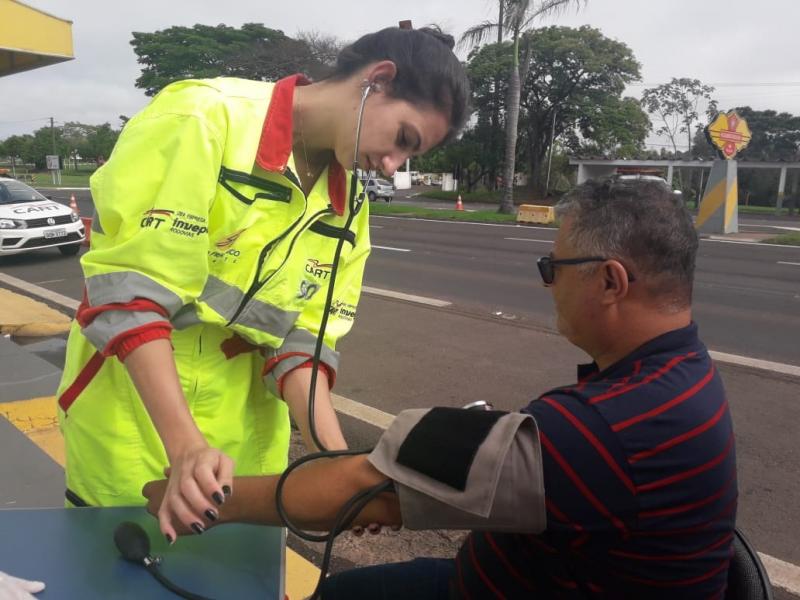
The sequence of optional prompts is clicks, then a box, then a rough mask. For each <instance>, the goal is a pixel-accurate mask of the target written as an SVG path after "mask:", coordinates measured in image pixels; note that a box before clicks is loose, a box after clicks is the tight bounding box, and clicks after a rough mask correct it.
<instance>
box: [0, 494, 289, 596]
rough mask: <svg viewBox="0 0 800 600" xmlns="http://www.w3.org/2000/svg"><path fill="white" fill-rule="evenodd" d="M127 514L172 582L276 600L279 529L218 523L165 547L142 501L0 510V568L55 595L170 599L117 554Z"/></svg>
mask: <svg viewBox="0 0 800 600" xmlns="http://www.w3.org/2000/svg"><path fill="white" fill-rule="evenodd" d="M122 521H133V522H136V523H139V524H140V525H141V526H142V527H144V529H145V531H147V533H148V534H149V536H150V544H151V554H152V555H153V556H161V557H163V559H164V560H163V563H162V565H161V571H162V573H164V575H166V576H167V577H168V578H169V579H171V580H172V582H173V583H175V584H177V585H179V586H181V587H183V588H185V589H186V590H188V591H190V592H193V593H195V594H200V595H203V596H207V597H209V598H212V599H214V600H227V599H233V598H235V599H237V600H239V599H242V600H246V599H248V598H257V599H259V600H284V580H283V574H284V566H285V559H286V554H285V548H286V544H285V533H284V530H283V529H281V528H277V527H257V526H254V525H224V526H220V527H216V528H214V529H210V530H209V531H207V532H206V533H204V534H203V535H200V536H198V535H194V536H184V537H181V538H180V539H179V540H178V541H177V542H176V543H175V545H173V546H168V545H167V542H166V540H165V539H164V538H163V536H162V535H161V533H160V532H159V530H158V523H157V521H156V520H155V519H154V518H153V517H151V516H150V515H148V514H147V513H146V512H145V510H144V509H143V508H70V509H60V508H43V509H8V510H0V571H5V572H7V573H10V574H11V575H16V576H17V577H23V578H25V579H34V580H41V581H44V582H45V583H46V584H47V588H46V589H45V591H44V592H42V593H41V594H39V595H38V597H39V598H42V599H43V600H44V599H46V598H51V599H58V600H62V599H64V600H72V599H75V600H92V599H98V600H101V599H102V600H110V599H117V598H119V599H122V600H125V599H131V600H134V599H135V600H141V599H143V598H147V599H148V600H149V599H154V600H156V599H158V600H161V599H164V600H167V599H174V598H177V596H175V595H174V594H172V593H171V592H169V591H167V590H166V589H164V588H163V587H161V585H159V584H158V583H157V582H156V580H155V579H153V577H152V575H150V574H149V573H148V572H147V571H145V569H144V568H142V567H138V566H136V565H133V564H131V563H129V562H127V561H125V560H123V559H122V557H121V556H120V554H119V552H118V551H117V547H116V546H115V545H114V529H115V528H116V527H117V525H118V524H119V523H121V522H122Z"/></svg>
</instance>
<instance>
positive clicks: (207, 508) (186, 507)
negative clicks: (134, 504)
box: [145, 445, 233, 544]
mask: <svg viewBox="0 0 800 600" xmlns="http://www.w3.org/2000/svg"><path fill="white" fill-rule="evenodd" d="M165 475H166V476H167V477H168V480H167V483H166V487H165V488H164V490H163V496H162V497H161V500H160V504H159V505H158V510H157V513H156V516H157V517H158V522H159V526H160V529H161V533H163V534H164V536H165V537H166V538H167V541H168V542H169V543H170V544H171V543H173V542H174V541H175V539H176V538H177V536H178V535H179V533H185V532H187V531H193V532H194V533H196V534H201V533H203V532H204V531H205V530H206V529H207V528H208V527H210V526H211V525H213V524H214V522H215V521H216V520H217V519H218V518H219V512H218V508H219V507H220V506H222V504H223V503H224V502H225V500H226V498H228V497H229V496H230V495H231V494H232V493H233V460H232V459H231V458H230V457H229V456H227V455H226V454H224V453H223V452H221V451H219V450H217V449H215V448H210V447H208V445H195V446H192V447H189V448H187V449H185V450H183V451H182V452H180V453H178V454H177V455H176V456H175V458H174V460H173V461H172V465H170V467H169V468H168V469H167V470H166V471H165ZM148 485H150V484H148ZM146 490H147V488H145V495H146V496H147V497H148V500H149V503H148V510H150V511H151V512H153V510H152V509H153V508H154V506H152V505H153V504H154V497H155V496H153V495H152V494H150V495H149V494H148V493H147V491H146ZM151 496H152V497H151Z"/></svg>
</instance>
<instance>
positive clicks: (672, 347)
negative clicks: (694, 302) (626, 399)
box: [578, 321, 701, 383]
mask: <svg viewBox="0 0 800 600" xmlns="http://www.w3.org/2000/svg"><path fill="white" fill-rule="evenodd" d="M699 345H701V344H700V340H699V338H698V337H697V323H695V322H694V321H692V322H691V323H689V325H687V326H686V327H681V328H680V329H673V330H672V331H668V332H667V333H663V334H661V335H659V336H658V337H655V338H653V339H652V340H650V341H649V342H645V343H644V344H642V345H641V346H639V347H638V348H637V349H636V350H634V351H633V352H631V353H630V354H628V356H626V357H625V358H622V359H620V360H618V361H617V362H616V363H614V364H613V365H611V366H610V367H608V368H606V369H604V370H603V371H600V369H599V368H598V366H597V363H594V362H592V363H588V364H584V365H578V381H579V382H581V383H583V382H584V381H591V380H593V379H597V378H600V376H601V375H602V376H606V377H607V376H609V375H612V374H613V373H614V372H616V371H619V370H623V371H626V372H627V371H630V368H631V366H632V365H633V363H635V362H636V361H637V360H640V359H643V358H645V357H647V356H652V355H654V354H662V353H664V352H677V351H678V350H680V349H681V348H696V347H697V346H699Z"/></svg>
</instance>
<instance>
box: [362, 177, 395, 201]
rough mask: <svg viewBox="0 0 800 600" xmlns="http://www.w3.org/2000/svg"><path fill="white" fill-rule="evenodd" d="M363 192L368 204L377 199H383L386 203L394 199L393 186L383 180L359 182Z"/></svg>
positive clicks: (371, 179)
mask: <svg viewBox="0 0 800 600" xmlns="http://www.w3.org/2000/svg"><path fill="white" fill-rule="evenodd" d="M361 183H362V185H363V186H364V191H365V192H366V194H367V197H368V198H369V201H370V202H375V200H377V199H378V198H383V199H384V200H386V202H391V201H392V199H393V198H394V184H393V183H392V182H391V181H386V180H385V179H377V178H370V179H368V180H363V179H362V180H361Z"/></svg>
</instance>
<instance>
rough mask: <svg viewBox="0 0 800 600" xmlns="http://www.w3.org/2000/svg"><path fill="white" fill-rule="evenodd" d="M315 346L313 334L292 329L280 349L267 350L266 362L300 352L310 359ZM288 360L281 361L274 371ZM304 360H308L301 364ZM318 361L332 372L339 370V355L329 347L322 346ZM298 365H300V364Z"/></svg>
mask: <svg viewBox="0 0 800 600" xmlns="http://www.w3.org/2000/svg"><path fill="white" fill-rule="evenodd" d="M316 345H317V336H315V335H314V334H313V333H311V332H310V331H307V330H305V329H292V330H291V331H290V332H289V334H288V335H287V336H286V338H285V339H284V340H283V344H282V345H281V347H280V348H277V349H276V350H269V352H268V353H267V360H269V359H270V358H275V357H278V356H281V355H283V354H291V353H294V352H301V353H303V354H305V355H307V356H309V357H311V356H314V349H315V348H316ZM298 358H302V357H298ZM288 360H290V359H288V358H287V359H284V360H282V361H281V362H280V364H279V365H278V367H275V370H278V369H279V368H280V367H282V365H283V363H285V362H287V361H288ZM305 360H308V359H307V358H306V359H304V360H303V362H305ZM320 360H321V361H322V362H324V363H325V364H326V365H327V366H328V367H330V368H331V369H333V370H334V371H338V370H339V353H338V352H336V351H335V350H331V349H330V347H329V346H328V345H326V344H322V352H321V353H320ZM299 364H302V362H301V363H299ZM295 366H297V365H295ZM292 368H294V367H292ZM289 370H291V369H289ZM278 377H280V375H278Z"/></svg>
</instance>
